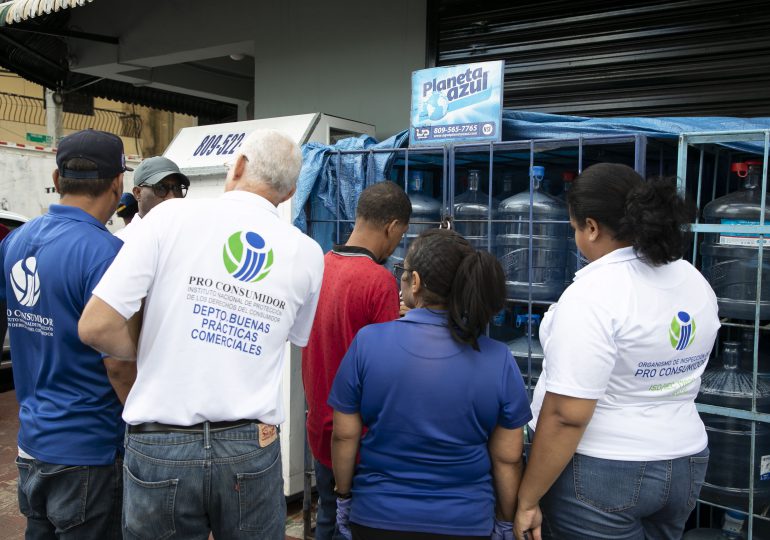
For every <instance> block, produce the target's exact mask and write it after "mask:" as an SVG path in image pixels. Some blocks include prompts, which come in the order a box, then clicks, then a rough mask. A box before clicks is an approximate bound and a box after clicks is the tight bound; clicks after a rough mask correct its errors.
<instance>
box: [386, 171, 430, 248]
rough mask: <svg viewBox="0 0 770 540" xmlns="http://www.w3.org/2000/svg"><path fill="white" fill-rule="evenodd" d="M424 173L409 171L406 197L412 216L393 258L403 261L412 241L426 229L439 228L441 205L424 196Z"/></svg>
mask: <svg viewBox="0 0 770 540" xmlns="http://www.w3.org/2000/svg"><path fill="white" fill-rule="evenodd" d="M427 174H430V173H426V171H421V170H418V169H410V170H409V180H408V184H407V195H408V196H409V201H410V202H411V203H412V216H411V218H410V219H409V229H407V231H406V234H405V235H404V239H403V240H402V241H401V243H400V244H399V245H398V247H397V248H396V251H395V252H393V256H394V257H397V258H400V259H402V260H403V259H404V258H405V257H406V252H407V250H408V249H409V246H410V244H411V243H412V241H413V240H414V239H415V238H417V237H418V236H419V235H420V233H421V232H422V231H424V230H426V229H432V228H435V227H438V226H439V223H440V222H441V203H440V202H439V201H437V200H436V199H434V198H433V197H429V196H428V195H426V194H425V180H426V175H427Z"/></svg>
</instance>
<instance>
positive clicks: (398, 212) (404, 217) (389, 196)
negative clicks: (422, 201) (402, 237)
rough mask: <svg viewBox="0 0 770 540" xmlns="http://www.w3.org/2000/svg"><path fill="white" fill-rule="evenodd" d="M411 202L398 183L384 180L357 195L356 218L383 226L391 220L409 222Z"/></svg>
mask: <svg viewBox="0 0 770 540" xmlns="http://www.w3.org/2000/svg"><path fill="white" fill-rule="evenodd" d="M411 215H412V203H411V202H410V201H409V197H407V196H406V193H404V190H403V189H401V187H400V186H399V185H398V184H395V183H393V182H390V181H389V180H386V181H384V182H378V183H376V184H373V185H371V186H369V187H368V188H366V189H365V190H363V191H362V192H361V195H360V196H359V197H358V205H357V206H356V219H358V218H360V219H363V220H364V221H368V222H369V223H372V224H374V225H382V226H385V225H387V224H388V223H390V222H391V221H393V220H397V221H398V222H400V223H403V224H405V225H406V224H407V223H409V218H410V217H411Z"/></svg>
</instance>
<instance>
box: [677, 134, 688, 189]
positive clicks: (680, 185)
mask: <svg viewBox="0 0 770 540" xmlns="http://www.w3.org/2000/svg"><path fill="white" fill-rule="evenodd" d="M686 187H687V136H686V135H680V136H679V153H678V156H677V162H676V190H677V191H678V192H679V195H681V196H682V197H684V192H685V188H686Z"/></svg>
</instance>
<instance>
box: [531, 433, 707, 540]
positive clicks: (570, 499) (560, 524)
mask: <svg viewBox="0 0 770 540" xmlns="http://www.w3.org/2000/svg"><path fill="white" fill-rule="evenodd" d="M708 459H709V452H708V448H707V449H705V450H703V451H702V452H699V453H697V454H695V455H693V456H688V457H682V458H677V459H667V460H661V461H615V460H609V459H600V458H594V457H589V456H584V455H582V454H575V455H574V456H573V458H572V461H570V462H569V464H568V465H567V467H566V468H565V469H564V472H562V474H561V476H559V478H558V479H557V480H556V482H554V484H553V486H551V489H550V490H548V493H547V494H546V495H545V496H544V497H543V499H542V500H541V501H540V508H541V510H542V511H543V516H544V521H543V538H552V539H569V540H589V539H590V540H598V539H606V540H644V539H645V538H655V539H656V540H679V539H680V538H681V537H682V532H683V530H684V525H685V522H686V521H687V518H688V516H689V515H690V512H692V509H693V508H695V503H696V501H697V499H698V495H699V493H700V489H701V486H702V485H703V480H704V478H705V476H706V466H707V465H708Z"/></svg>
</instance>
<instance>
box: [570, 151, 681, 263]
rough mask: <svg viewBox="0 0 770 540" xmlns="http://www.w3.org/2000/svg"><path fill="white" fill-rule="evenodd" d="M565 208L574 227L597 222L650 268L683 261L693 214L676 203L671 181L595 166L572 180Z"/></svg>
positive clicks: (619, 167)
mask: <svg viewBox="0 0 770 540" xmlns="http://www.w3.org/2000/svg"><path fill="white" fill-rule="evenodd" d="M567 203H568V204H569V209H570V215H571V216H572V218H573V219H574V220H575V222H576V223H577V226H578V227H582V226H585V221H586V219H587V218H592V219H595V220H596V221H597V222H599V223H600V224H602V225H604V226H606V227H608V228H609V229H610V230H611V231H612V232H613V238H614V239H615V240H619V241H622V242H629V243H630V244H631V245H632V246H633V248H634V251H635V252H636V253H637V255H639V257H640V258H641V259H642V260H644V261H645V262H647V263H649V264H651V265H653V266H659V265H662V264H666V263H669V262H672V261H675V260H677V259H679V258H681V257H682V256H683V255H684V252H685V249H686V247H687V243H686V239H687V237H688V234H687V231H686V229H685V225H686V224H688V223H690V222H691V221H692V218H693V217H694V211H693V207H692V205H691V204H690V203H688V202H687V201H685V200H683V199H682V198H681V197H679V195H678V193H677V191H676V184H675V179H673V178H663V179H656V180H651V181H649V182H645V181H644V180H643V179H642V177H641V176H639V174H638V173H637V172H636V171H634V170H633V169H632V168H631V167H628V166H626V165H621V164H619V163H598V164H596V165H592V166H591V167H588V168H587V169H586V170H585V171H583V173H582V174H581V175H580V176H579V177H578V178H577V179H576V180H575V182H574V183H573V186H572V189H571V190H570V191H569V194H568V196H567Z"/></svg>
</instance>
